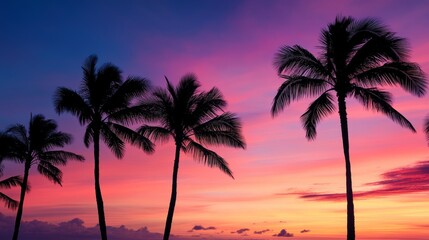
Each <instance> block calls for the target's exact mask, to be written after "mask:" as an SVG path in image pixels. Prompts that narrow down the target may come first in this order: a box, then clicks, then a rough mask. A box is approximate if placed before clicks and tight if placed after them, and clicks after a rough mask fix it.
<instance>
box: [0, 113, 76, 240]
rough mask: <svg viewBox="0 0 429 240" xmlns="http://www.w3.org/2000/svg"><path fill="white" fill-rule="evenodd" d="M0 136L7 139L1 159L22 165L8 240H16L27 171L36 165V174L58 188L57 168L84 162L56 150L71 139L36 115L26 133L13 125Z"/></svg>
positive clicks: (24, 129) (59, 179)
mask: <svg viewBox="0 0 429 240" xmlns="http://www.w3.org/2000/svg"><path fill="white" fill-rule="evenodd" d="M4 134H5V135H6V136H7V137H8V139H7V141H5V142H3V143H4V144H5V145H6V149H7V150H5V151H2V158H5V159H10V160H14V161H17V162H20V163H23V164H24V177H23V179H22V184H21V195H20V199H19V204H18V211H17V214H16V221H15V229H14V232H13V238H12V239H13V240H17V239H18V234H19V227H20V224H21V218H22V212H23V208H24V198H25V193H26V192H27V191H28V177H29V174H30V169H31V167H32V166H34V165H37V170H38V172H39V173H40V174H42V175H43V176H45V177H47V178H48V179H49V180H50V181H52V182H53V183H57V184H59V185H61V183H62V176H63V173H62V171H61V170H60V169H59V168H58V166H64V165H66V164H67V161H68V160H79V161H83V160H84V158H83V157H82V156H80V155H77V154H75V153H72V152H68V151H63V150H58V148H62V147H64V146H65V145H67V144H70V143H71V141H72V137H71V135H70V134H67V133H64V132H61V131H58V130H57V124H56V122H55V121H54V120H52V119H45V117H44V116H43V115H40V114H38V115H36V116H34V117H33V116H32V117H31V118H30V123H29V127H28V130H27V128H26V127H25V126H24V125H22V124H16V125H13V126H11V127H9V128H7V129H6V131H5V132H4ZM13 181H15V184H18V183H19V182H20V181H21V179H20V178H15V179H14V180H13Z"/></svg>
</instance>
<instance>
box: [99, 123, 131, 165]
mask: <svg viewBox="0 0 429 240" xmlns="http://www.w3.org/2000/svg"><path fill="white" fill-rule="evenodd" d="M100 135H101V138H102V139H103V141H104V143H106V145H107V147H108V148H109V149H110V150H111V151H112V153H113V154H115V156H116V157H117V158H119V159H121V158H122V157H123V156H124V148H125V143H124V141H122V140H121V139H120V138H119V137H118V136H117V135H116V133H115V132H113V131H112V129H110V127H109V125H107V124H102V125H101V129H100Z"/></svg>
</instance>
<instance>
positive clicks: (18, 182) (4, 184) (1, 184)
mask: <svg viewBox="0 0 429 240" xmlns="http://www.w3.org/2000/svg"><path fill="white" fill-rule="evenodd" d="M16 186H22V177H21V176H13V177H9V178H6V179H3V180H1V181H0V188H4V189H9V188H12V187H16Z"/></svg>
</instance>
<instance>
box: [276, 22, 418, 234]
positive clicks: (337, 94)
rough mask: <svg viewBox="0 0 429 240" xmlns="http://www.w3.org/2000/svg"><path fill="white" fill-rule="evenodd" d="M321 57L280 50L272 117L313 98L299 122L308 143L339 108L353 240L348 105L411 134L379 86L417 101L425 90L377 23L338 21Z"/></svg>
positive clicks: (398, 43)
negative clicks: (390, 87)
mask: <svg viewBox="0 0 429 240" xmlns="http://www.w3.org/2000/svg"><path fill="white" fill-rule="evenodd" d="M320 40H321V44H322V46H321V55H320V56H319V58H316V57H315V56H314V55H313V54H311V53H310V52H309V51H308V50H306V49H305V48H303V47H301V46H299V45H294V46H283V47H281V48H280V50H279V51H278V52H277V54H276V55H275V60H274V65H275V68H276V70H277V72H278V74H279V76H280V77H281V78H284V79H285V81H284V82H283V84H282V85H281V86H280V87H279V89H278V92H277V94H276V96H275V97H274V101H273V105H272V108H271V113H272V115H273V116H276V115H277V114H278V113H279V112H281V111H282V110H283V109H284V108H285V107H286V106H288V105H289V104H290V103H291V102H292V101H295V100H299V99H301V98H303V97H317V98H316V100H314V101H313V102H312V103H311V104H310V106H309V107H308V109H307V111H306V112H305V113H304V114H303V115H302V116H301V120H302V122H303V126H304V128H305V130H306V137H307V139H309V140H313V139H315V137H316V125H317V124H318V123H319V121H320V120H321V119H322V118H323V117H326V116H327V115H328V114H331V113H333V112H334V111H335V102H336V103H337V104H338V110H339V115H340V123H341V133H342V140H343V150H344V157H345V163H346V190H347V239H349V240H350V239H355V227H354V207H353V191H352V178H351V166H350V156H349V133H348V126H347V111H346V99H347V98H348V97H350V98H354V99H356V100H358V101H359V102H360V103H362V104H363V105H364V107H366V108H367V109H372V110H375V111H377V112H381V113H383V114H385V115H387V116H388V117H389V118H391V119H392V120H393V121H395V122H397V123H399V124H400V125H401V126H403V127H405V128H408V129H410V130H411V131H413V132H415V129H414V127H413V126H412V124H411V123H410V122H409V121H408V120H407V119H406V118H405V117H404V116H402V115H401V114H400V113H399V112H398V111H396V110H395V109H394V108H393V107H392V106H391V104H392V100H391V94H390V93H389V92H386V91H384V90H381V89H379V88H378V87H379V86H385V85H399V86H401V87H402V88H404V89H405V90H406V91H408V92H410V93H411V94H413V95H416V96H419V97H420V96H423V95H424V94H425V91H426V90H425V89H426V81H425V79H424V74H423V72H422V71H421V70H420V68H419V66H418V65H417V64H416V63H412V62H408V60H407V55H408V48H407V45H406V42H405V39H403V38H399V37H397V36H396V35H395V33H393V32H391V31H389V30H388V29H387V28H386V27H385V26H384V25H382V24H381V23H380V22H379V21H377V20H375V19H371V18H366V19H362V20H355V19H353V18H351V17H337V18H336V20H335V22H334V23H332V24H329V25H328V27H327V28H326V29H323V30H322V33H321V39H320Z"/></svg>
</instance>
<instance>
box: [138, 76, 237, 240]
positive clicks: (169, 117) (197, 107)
mask: <svg viewBox="0 0 429 240" xmlns="http://www.w3.org/2000/svg"><path fill="white" fill-rule="evenodd" d="M165 79H166V81H167V91H166V90H164V89H158V90H156V91H155V92H154V93H153V99H152V101H151V104H149V105H151V109H152V114H153V116H152V117H153V119H155V120H158V121H159V123H160V125H159V126H149V125H143V126H141V127H140V128H139V129H138V131H139V132H140V133H141V134H143V135H145V136H147V137H149V138H152V139H153V140H155V141H156V140H158V141H159V140H160V141H165V140H168V139H169V137H172V138H173V139H174V142H175V145H176V151H175V158H174V169H173V181H172V191H171V199H170V205H169V208H168V215H167V220H166V224H165V230H164V240H167V239H169V237H170V230H171V224H172V222H173V213H174V207H175V205H176V196H177V174H178V170H179V160H180V150H182V151H183V152H184V153H188V152H189V153H192V154H193V156H194V158H195V159H197V160H198V161H200V162H202V163H203V164H206V165H208V166H209V167H218V168H219V169H220V170H221V171H223V172H224V173H226V174H227V175H228V176H230V177H232V178H233V175H232V172H231V170H230V169H229V167H228V163H227V162H226V161H225V160H224V159H223V158H222V157H221V156H219V155H218V154H217V153H215V152H214V151H212V150H209V149H207V148H206V146H205V145H206V144H213V145H225V146H230V147H235V148H245V143H244V139H243V137H242V134H241V123H240V122H239V119H238V118H237V117H236V116H235V115H234V114H232V113H229V112H223V108H224V107H225V106H226V101H225V100H224V99H223V96H222V94H221V93H220V91H219V90H218V89H217V88H212V89H211V90H210V91H208V92H203V91H200V90H199V87H200V84H199V82H198V81H197V79H196V77H195V76H194V75H192V74H188V75H185V76H184V77H182V78H181V80H180V82H179V84H178V86H177V87H176V88H175V87H173V86H172V85H171V84H170V82H169V81H168V79H167V77H166V78H165ZM219 111H221V112H223V113H221V114H219V113H218V112H219Z"/></svg>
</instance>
